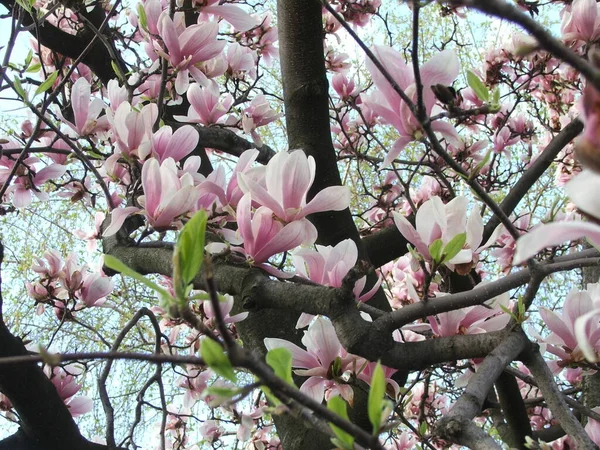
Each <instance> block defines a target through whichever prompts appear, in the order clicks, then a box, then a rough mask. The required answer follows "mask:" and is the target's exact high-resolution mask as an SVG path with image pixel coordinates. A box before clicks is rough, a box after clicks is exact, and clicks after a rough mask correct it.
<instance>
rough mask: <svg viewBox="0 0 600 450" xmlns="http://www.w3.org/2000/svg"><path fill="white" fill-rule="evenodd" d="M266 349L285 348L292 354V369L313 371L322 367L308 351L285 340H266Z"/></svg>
mask: <svg viewBox="0 0 600 450" xmlns="http://www.w3.org/2000/svg"><path fill="white" fill-rule="evenodd" d="M264 343H265V347H266V348H267V350H272V349H274V348H280V347H283V348H285V349H287V350H289V351H290V353H291V354H292V367H297V368H301V369H311V368H313V367H320V364H319V361H318V360H317V358H315V357H314V356H313V355H311V354H310V353H308V352H307V351H306V350H304V349H302V348H300V347H298V346H297V345H296V344H294V343H292V342H289V341H286V340H285V339H277V338H265V340H264Z"/></svg>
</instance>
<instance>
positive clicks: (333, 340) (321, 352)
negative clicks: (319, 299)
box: [302, 317, 342, 370]
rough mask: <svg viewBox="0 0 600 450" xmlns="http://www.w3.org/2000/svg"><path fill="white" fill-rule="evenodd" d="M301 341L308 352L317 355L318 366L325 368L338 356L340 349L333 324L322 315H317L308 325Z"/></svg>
mask: <svg viewBox="0 0 600 450" xmlns="http://www.w3.org/2000/svg"><path fill="white" fill-rule="evenodd" d="M302 343H303V344H304V345H305V346H306V349H307V350H308V352H309V353H312V354H313V355H317V357H318V358H319V361H320V363H321V364H320V366H321V367H323V368H325V369H326V370H327V369H328V368H329V365H330V364H331V363H332V362H333V360H334V359H335V358H337V357H338V356H340V352H341V350H342V345H341V344H340V341H339V340H338V337H337V335H336V334H335V329H334V328H333V324H332V323H331V322H330V321H329V320H327V319H325V318H324V317H317V319H316V320H315V321H314V322H313V323H312V324H311V325H310V327H309V328H308V331H307V332H306V333H305V334H304V337H303V338H302Z"/></svg>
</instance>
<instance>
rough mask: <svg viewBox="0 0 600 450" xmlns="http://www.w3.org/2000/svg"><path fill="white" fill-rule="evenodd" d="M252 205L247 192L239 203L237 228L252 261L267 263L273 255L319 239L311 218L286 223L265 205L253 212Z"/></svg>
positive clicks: (254, 262)
mask: <svg viewBox="0 0 600 450" xmlns="http://www.w3.org/2000/svg"><path fill="white" fill-rule="evenodd" d="M251 205H252V197H251V195H250V193H247V194H244V196H243V197H242V198H241V200H240V201H239V203H238V207H237V223H238V232H239V234H240V236H241V237H242V239H243V240H244V248H243V252H244V254H245V255H246V257H247V258H248V259H249V260H250V262H251V263H253V264H261V263H264V262H266V261H267V260H268V259H269V258H270V257H271V256H273V255H276V254H278V253H282V252H285V251H288V250H291V249H293V248H295V247H298V246H299V245H300V244H307V243H313V242H314V241H315V240H316V239H317V232H316V229H315V227H314V225H312V224H311V223H310V222H309V221H308V220H306V219H299V220H295V221H293V222H290V223H288V224H283V223H282V222H281V221H280V220H277V219H276V218H274V217H273V212H272V211H271V210H270V209H268V208H266V207H264V206H261V207H260V208H258V209H257V210H256V211H255V212H254V214H252V212H251V207H252V206H251ZM263 268H266V266H263Z"/></svg>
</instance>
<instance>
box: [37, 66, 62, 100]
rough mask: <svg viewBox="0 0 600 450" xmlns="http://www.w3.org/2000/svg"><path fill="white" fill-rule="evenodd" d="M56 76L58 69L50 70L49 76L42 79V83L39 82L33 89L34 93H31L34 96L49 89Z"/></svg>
mask: <svg viewBox="0 0 600 450" xmlns="http://www.w3.org/2000/svg"><path fill="white" fill-rule="evenodd" d="M57 78H58V71H56V72H52V73H51V74H50V76H49V77H48V78H46V81H44V82H43V83H42V84H40V85H39V86H38V88H37V89H36V90H35V94H33V95H34V96H36V95H38V94H41V93H42V92H46V91H47V90H48V89H50V88H51V87H52V85H53V84H54V82H55V81H56V79H57Z"/></svg>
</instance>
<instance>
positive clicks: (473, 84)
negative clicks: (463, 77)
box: [467, 70, 490, 102]
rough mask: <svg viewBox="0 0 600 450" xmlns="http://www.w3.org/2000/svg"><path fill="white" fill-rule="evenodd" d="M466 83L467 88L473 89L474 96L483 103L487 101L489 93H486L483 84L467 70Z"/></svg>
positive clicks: (486, 89) (486, 90)
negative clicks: (467, 84)
mask: <svg viewBox="0 0 600 450" xmlns="http://www.w3.org/2000/svg"><path fill="white" fill-rule="evenodd" d="M467 83H469V87H470V88H471V89H473V92H475V95H476V96H477V97H478V98H479V99H480V100H483V101H484V102H487V101H489V99H490V92H489V91H488V88H487V87H486V85H485V84H483V81H481V80H480V79H479V77H478V76H477V75H475V74H474V73H473V72H471V71H470V70H467Z"/></svg>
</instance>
